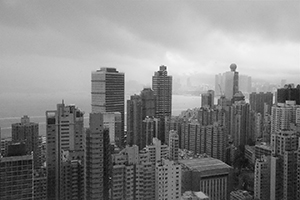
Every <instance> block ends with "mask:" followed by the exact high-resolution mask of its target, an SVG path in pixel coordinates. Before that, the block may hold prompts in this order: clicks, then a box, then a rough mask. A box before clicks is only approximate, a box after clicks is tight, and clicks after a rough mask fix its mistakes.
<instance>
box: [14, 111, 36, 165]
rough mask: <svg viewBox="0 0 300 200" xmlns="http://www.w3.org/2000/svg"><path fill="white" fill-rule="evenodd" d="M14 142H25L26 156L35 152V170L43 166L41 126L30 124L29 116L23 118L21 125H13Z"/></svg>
mask: <svg viewBox="0 0 300 200" xmlns="http://www.w3.org/2000/svg"><path fill="white" fill-rule="evenodd" d="M11 127H12V129H11V133H12V142H13V143H18V142H23V143H25V145H26V154H28V155H31V152H33V163H34V168H35V169H38V168H39V167H40V166H41V160H40V159H39V155H40V152H39V149H38V148H39V144H38V139H39V138H38V137H39V124H37V123H33V122H30V119H29V117H28V116H27V115H25V116H23V117H22V118H21V123H15V124H12V125H11Z"/></svg>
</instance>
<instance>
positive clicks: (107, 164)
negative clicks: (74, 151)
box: [84, 113, 111, 200]
mask: <svg viewBox="0 0 300 200" xmlns="http://www.w3.org/2000/svg"><path fill="white" fill-rule="evenodd" d="M84 139H85V141H84V147H85V153H84V162H85V166H84V194H85V196H84V199H86V200H94V199H97V200H106V199H108V197H109V187H110V182H109V176H110V174H111V173H110V168H111V158H110V156H111V154H110V145H109V132H108V129H104V128H103V115H102V113H91V114H90V118H89V128H88V129H87V130H86V137H85V138H84Z"/></svg>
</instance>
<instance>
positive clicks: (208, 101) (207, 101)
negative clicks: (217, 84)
mask: <svg viewBox="0 0 300 200" xmlns="http://www.w3.org/2000/svg"><path fill="white" fill-rule="evenodd" d="M214 100H215V91H213V90H208V91H207V92H206V93H203V94H201V107H203V108H204V107H205V108H213V106H214Z"/></svg>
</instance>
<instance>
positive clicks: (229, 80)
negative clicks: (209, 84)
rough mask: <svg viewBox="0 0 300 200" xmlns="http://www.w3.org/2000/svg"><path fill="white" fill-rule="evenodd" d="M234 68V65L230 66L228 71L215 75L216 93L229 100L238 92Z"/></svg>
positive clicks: (237, 79)
mask: <svg viewBox="0 0 300 200" xmlns="http://www.w3.org/2000/svg"><path fill="white" fill-rule="evenodd" d="M236 68H237V65H236V64H234V63H233V64H231V65H230V71H228V72H225V73H223V74H219V75H216V80H215V88H216V93H217V94H220V95H225V97H226V98H227V99H230V100H231V99H232V98H233V95H234V94H236V93H237V92H238V91H239V73H238V72H237V71H236Z"/></svg>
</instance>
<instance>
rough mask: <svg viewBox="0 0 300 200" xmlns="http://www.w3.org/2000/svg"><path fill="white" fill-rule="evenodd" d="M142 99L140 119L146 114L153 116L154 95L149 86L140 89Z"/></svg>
mask: <svg viewBox="0 0 300 200" xmlns="http://www.w3.org/2000/svg"><path fill="white" fill-rule="evenodd" d="M140 96H141V100H142V119H143V120H144V119H145V118H146V117H147V116H148V117H154V116H155V96H154V91H153V90H152V89H151V88H144V89H143V90H142V91H141V94H140Z"/></svg>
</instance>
